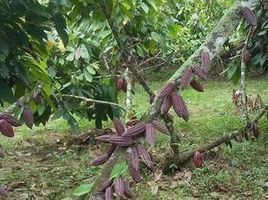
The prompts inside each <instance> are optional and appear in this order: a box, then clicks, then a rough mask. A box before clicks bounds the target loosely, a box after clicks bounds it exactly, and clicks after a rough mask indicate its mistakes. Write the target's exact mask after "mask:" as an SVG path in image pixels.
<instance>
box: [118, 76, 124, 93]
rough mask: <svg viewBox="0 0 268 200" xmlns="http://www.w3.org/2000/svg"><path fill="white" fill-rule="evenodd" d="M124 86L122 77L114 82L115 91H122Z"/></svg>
mask: <svg viewBox="0 0 268 200" xmlns="http://www.w3.org/2000/svg"><path fill="white" fill-rule="evenodd" d="M124 84H125V79H124V78H122V77H121V78H118V79H117V80H116V89H117V90H118V91H120V90H123V87H124Z"/></svg>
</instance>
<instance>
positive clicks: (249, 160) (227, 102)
mask: <svg viewBox="0 0 268 200" xmlns="http://www.w3.org/2000/svg"><path fill="white" fill-rule="evenodd" d="M162 84H163V83H162V82H155V81H154V83H151V84H150V85H151V86H152V88H153V89H155V90H156V89H158V88H159V87H160V86H161V85H162ZM204 88H205V92H204V93H198V92H196V91H194V90H193V89H191V88H189V89H187V90H186V91H184V92H183V94H182V96H183V97H184V99H185V101H186V103H187V105H188V107H189V110H190V120H189V122H188V123H185V122H184V121H182V120H181V119H179V118H176V117H175V118H174V120H175V129H176V132H177V133H178V134H179V135H180V136H181V140H182V142H181V144H180V148H181V150H182V151H185V150H189V149H194V148H195V147H197V146H198V145H201V144H205V143H207V142H208V141H210V140H212V139H213V138H217V137H219V136H222V135H223V134H225V133H228V132H231V131H233V130H236V129H237V128H239V127H241V126H242V122H241V116H240V114H239V113H238V112H237V111H236V109H235V107H234V105H233V104H232V100H231V95H232V89H233V88H237V86H235V85H233V84H232V83H230V82H224V81H209V82H207V83H204ZM248 91H249V92H248V93H249V95H251V96H255V95H257V94H260V95H261V96H262V98H263V101H264V102H267V101H268V82H267V81H265V80H257V81H256V80H254V81H253V80H250V81H249V82H248ZM121 101H122V102H123V96H122V98H121ZM147 102H148V98H147V97H146V94H145V93H144V91H143V90H142V88H140V87H137V90H136V92H135V97H134V104H135V105H134V108H135V110H136V114H137V116H141V115H142V113H143V112H144V111H145V110H146V107H147V105H148V103H147ZM172 113H173V111H172ZM254 114H255V112H252V113H251V115H252V116H253V115H254ZM174 116H175V115H174ZM80 124H81V127H82V130H88V129H90V128H92V127H93V123H91V122H87V121H86V120H80ZM105 126H107V127H111V123H110V122H108V123H106V124H105ZM260 127H261V130H262V131H261V136H260V137H259V139H257V140H255V141H243V142H242V143H236V142H233V147H232V148H230V147H227V146H225V145H223V146H221V147H219V148H217V149H215V150H213V151H211V152H210V153H209V154H208V155H207V156H206V159H205V166H204V167H203V168H201V169H195V168H193V167H192V165H191V163H189V164H188V165H187V166H185V168H183V169H181V170H180V171H178V172H176V173H174V174H172V175H169V176H167V175H161V173H160V172H155V173H154V174H150V173H144V174H143V175H144V180H145V181H143V182H142V183H139V184H136V185H133V183H132V182H131V181H130V182H129V183H130V184H131V185H133V186H132V187H131V188H132V190H133V193H134V194H135V198H134V199H144V200H145V199H146V200H149V199H268V188H267V185H268V183H267V182H268V154H267V152H268V151H267V150H268V149H267V146H268V145H267V144H268V133H267V132H268V124H267V118H266V117H264V118H263V119H262V120H261V122H260ZM71 138H72V137H71V131H70V130H69V127H68V126H67V124H66V123H65V122H64V121H63V120H57V121H53V122H49V123H48V126H47V127H35V128H34V129H33V130H29V129H27V128H26V127H20V128H17V129H16V137H15V138H14V139H11V140H10V139H6V138H4V137H2V136H1V137H0V145H1V146H3V149H4V150H5V152H6V157H5V159H1V160H0V185H3V186H4V187H5V188H7V189H8V190H9V199H12V200H16V199H18V200H24V199H25V200H26V199H44V200H46V199H53V200H54V199H55V200H63V199H65V200H67V199H68V200H69V199H70V200H71V199H76V197H74V196H73V195H72V193H73V190H74V188H76V187H77V186H79V185H80V184H82V183H91V182H92V181H93V180H94V178H95V177H96V176H97V175H98V173H99V170H100V167H90V166H89V165H88V163H89V161H90V160H91V159H92V158H93V157H94V156H95V155H97V154H100V153H101V152H102V151H103V150H104V148H105V147H103V146H101V145H97V144H89V145H83V146H81V145H77V144H71V142H70V140H71ZM168 144H169V138H168V137H166V136H163V135H161V134H159V135H158V138H157V146H156V147H155V148H153V149H152V153H153V154H154V155H155V156H156V157H157V159H159V158H161V156H162V155H163V154H164V152H166V151H168ZM146 174H147V175H146Z"/></svg>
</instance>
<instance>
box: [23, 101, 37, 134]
mask: <svg viewBox="0 0 268 200" xmlns="http://www.w3.org/2000/svg"><path fill="white" fill-rule="evenodd" d="M22 118H23V120H24V122H25V124H26V126H28V127H29V128H30V129H32V128H33V124H34V119H33V113H32V110H31V109H30V107H29V106H24V109H23V112H22Z"/></svg>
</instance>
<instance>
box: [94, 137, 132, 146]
mask: <svg viewBox="0 0 268 200" xmlns="http://www.w3.org/2000/svg"><path fill="white" fill-rule="evenodd" d="M96 140H99V141H101V142H105V143H112V144H116V145H118V146H130V145H132V144H133V143H134V141H133V140H132V139H131V138H129V137H126V136H123V135H122V136H119V135H102V136H98V137H96Z"/></svg>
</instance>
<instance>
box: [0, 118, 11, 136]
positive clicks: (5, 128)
mask: <svg viewBox="0 0 268 200" xmlns="http://www.w3.org/2000/svg"><path fill="white" fill-rule="evenodd" d="M0 132H1V133H2V134H3V135H4V136H6V137H14V130H13V128H12V126H11V124H10V123H8V122H7V121H6V120H4V119H0Z"/></svg>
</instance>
